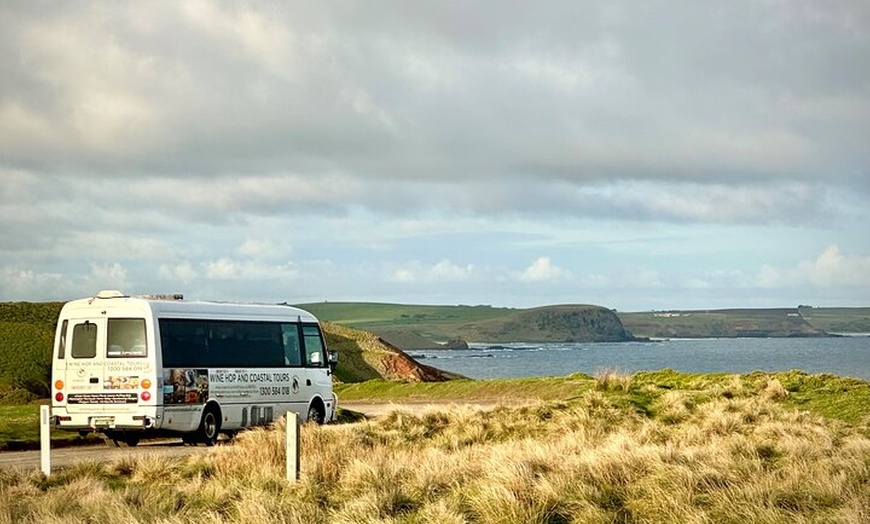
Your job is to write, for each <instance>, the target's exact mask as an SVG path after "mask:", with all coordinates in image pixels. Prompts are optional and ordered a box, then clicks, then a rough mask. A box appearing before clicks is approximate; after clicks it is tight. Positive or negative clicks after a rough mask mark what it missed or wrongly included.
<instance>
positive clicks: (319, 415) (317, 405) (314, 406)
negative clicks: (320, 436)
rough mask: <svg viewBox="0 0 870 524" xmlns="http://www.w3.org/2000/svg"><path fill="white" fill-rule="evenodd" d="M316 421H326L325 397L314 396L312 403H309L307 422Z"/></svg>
mask: <svg viewBox="0 0 870 524" xmlns="http://www.w3.org/2000/svg"><path fill="white" fill-rule="evenodd" d="M312 421H313V422H316V423H317V424H323V423H324V422H325V421H326V406H325V405H324V404H323V399H321V398H320V397H314V398H313V399H312V400H311V404H309V405H308V415H307V416H306V418H305V422H312Z"/></svg>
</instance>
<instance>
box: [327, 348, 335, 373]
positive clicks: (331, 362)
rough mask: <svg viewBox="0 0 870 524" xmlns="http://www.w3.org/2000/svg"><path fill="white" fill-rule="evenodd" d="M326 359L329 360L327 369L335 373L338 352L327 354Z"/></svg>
mask: <svg viewBox="0 0 870 524" xmlns="http://www.w3.org/2000/svg"><path fill="white" fill-rule="evenodd" d="M327 359H328V360H329V369H330V370H331V371H335V366H336V365H338V351H330V352H328V353H327Z"/></svg>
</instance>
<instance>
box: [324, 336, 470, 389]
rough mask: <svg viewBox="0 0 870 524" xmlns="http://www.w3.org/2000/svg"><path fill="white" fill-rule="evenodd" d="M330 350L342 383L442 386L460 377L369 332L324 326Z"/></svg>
mask: <svg viewBox="0 0 870 524" xmlns="http://www.w3.org/2000/svg"><path fill="white" fill-rule="evenodd" d="M320 324H321V326H322V327H323V332H324V334H325V335H326V343H327V345H328V346H329V349H330V350H333V351H338V352H339V356H338V366H337V367H336V369H335V377H336V378H337V379H338V380H340V381H342V382H362V381H365V380H371V379H378V378H380V379H384V380H397V381H402V382H443V381H446V380H451V379H454V378H459V377H458V375H455V374H453V373H448V372H446V371H441V370H440V369H437V368H433V367H432V366H426V365H424V364H420V363H419V362H417V361H416V360H414V359H413V358H411V357H410V356H408V354H406V353H405V352H404V351H402V350H401V349H399V348H398V347H396V346H394V345H392V344H390V343H389V342H387V341H386V340H384V339H382V338H381V337H379V336H377V335H375V334H374V333H370V332H368V331H360V330H357V329H352V328H349V327H345V326H340V325H338V324H333V323H330V322H321V323H320Z"/></svg>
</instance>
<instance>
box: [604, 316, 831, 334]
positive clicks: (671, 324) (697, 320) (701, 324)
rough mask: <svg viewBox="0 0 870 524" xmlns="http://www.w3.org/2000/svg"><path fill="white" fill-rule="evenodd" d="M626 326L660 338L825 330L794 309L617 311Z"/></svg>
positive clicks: (801, 332)
mask: <svg viewBox="0 0 870 524" xmlns="http://www.w3.org/2000/svg"><path fill="white" fill-rule="evenodd" d="M619 318H620V319H622V322H623V324H624V325H625V327H626V329H628V330H629V331H631V332H632V333H634V334H635V335H637V336H643V337H661V338H704V337H796V336H800V337H813V336H825V335H826V333H825V332H824V331H823V330H821V329H817V328H815V327H813V326H812V325H810V324H809V323H807V321H806V320H804V318H803V317H801V315H800V313H799V312H798V310H797V309H721V310H713V311H652V312H643V313H619Z"/></svg>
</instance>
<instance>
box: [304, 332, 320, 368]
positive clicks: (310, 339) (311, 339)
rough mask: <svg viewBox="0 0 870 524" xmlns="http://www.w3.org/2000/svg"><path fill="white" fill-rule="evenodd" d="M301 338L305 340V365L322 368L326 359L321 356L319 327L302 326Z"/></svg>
mask: <svg viewBox="0 0 870 524" xmlns="http://www.w3.org/2000/svg"><path fill="white" fill-rule="evenodd" d="M302 336H303V338H304V340H305V365H306V366H309V367H318V368H321V367H324V366H325V365H326V359H325V358H324V355H323V339H322V338H321V336H320V327H318V326H317V325H309V326H302Z"/></svg>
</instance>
